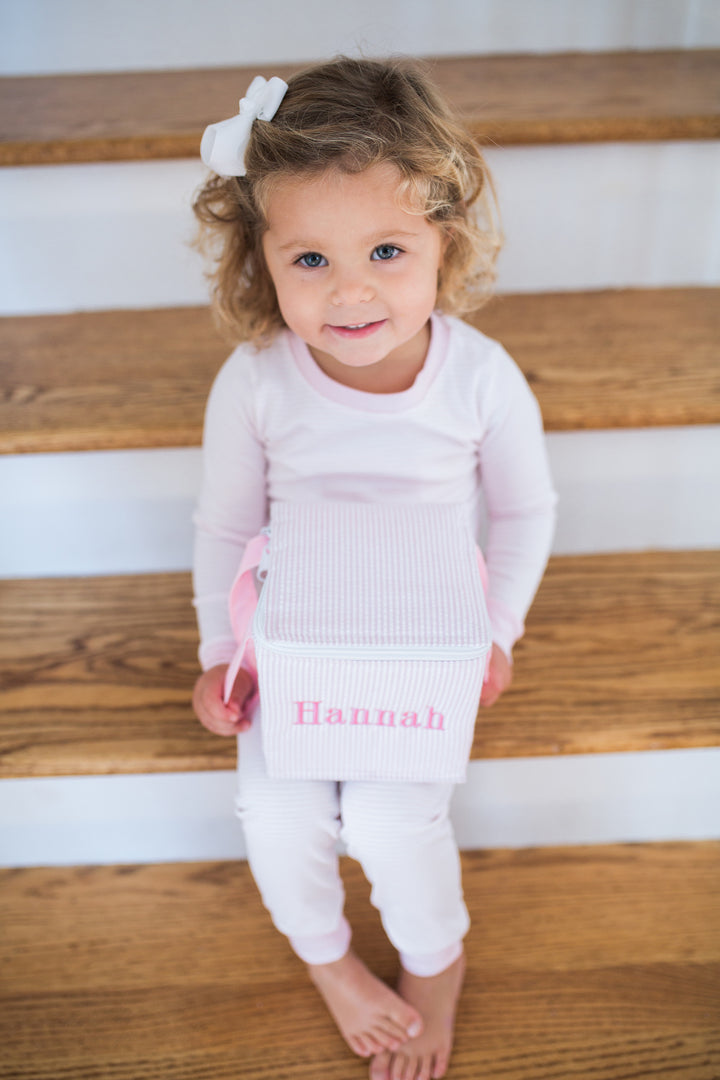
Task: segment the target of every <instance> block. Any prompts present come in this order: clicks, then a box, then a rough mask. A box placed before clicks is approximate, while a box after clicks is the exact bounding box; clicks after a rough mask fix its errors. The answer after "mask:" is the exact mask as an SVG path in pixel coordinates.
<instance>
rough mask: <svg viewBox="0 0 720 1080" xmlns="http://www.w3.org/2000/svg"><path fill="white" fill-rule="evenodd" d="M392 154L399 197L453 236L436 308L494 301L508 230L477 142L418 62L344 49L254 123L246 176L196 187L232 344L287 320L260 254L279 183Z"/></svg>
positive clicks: (351, 168) (303, 76) (218, 307)
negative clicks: (349, 53) (357, 55)
mask: <svg viewBox="0 0 720 1080" xmlns="http://www.w3.org/2000/svg"><path fill="white" fill-rule="evenodd" d="M383 162H390V163H392V164H393V165H394V166H395V167H396V169H397V170H398V172H399V174H400V177H401V182H400V186H399V190H398V201H399V205H401V206H402V207H403V209H405V210H407V211H409V212H411V213H421V214H423V215H424V216H425V218H426V219H427V220H428V221H429V222H432V223H433V224H435V225H437V227H438V228H439V229H440V230H441V231H442V233H443V236H444V239H445V245H446V246H445V253H444V257H443V263H442V267H441V269H440V273H439V278H438V299H437V306H438V308H439V309H440V310H442V311H445V312H446V313H448V314H453V315H462V314H464V313H465V312H468V311H472V310H476V309H477V308H478V307H480V306H481V305H482V304H483V303H484V302H485V301H486V300H487V299H488V298H489V296H490V294H491V292H492V287H493V284H494V280H495V261H496V258H497V254H498V251H499V249H500V245H501V237H500V230H499V225H498V217H497V207H496V203H495V195H494V190H493V185H492V179H491V177H490V173H489V172H488V169H487V166H486V164H485V161H484V159H483V157H482V154H481V153H480V151H479V150H478V147H477V146H476V144H475V141H474V139H473V138H472V136H471V135H470V134H469V133H468V132H467V131H466V130H465V128H464V127H463V126H462V125H461V123H460V122H459V121H458V120H457V119H456V118H455V117H454V116H453V114H452V112H451V111H450V109H449V107H448V105H447V104H446V103H445V102H444V101H443V99H442V98H441V97H440V95H439V94H438V92H437V90H436V89H435V88H434V86H433V85H432V83H431V81H430V80H429V78H428V76H427V74H426V72H425V70H424V69H423V68H422V67H421V66H420V65H419V64H418V63H417V62H414V61H413V62H411V61H408V60H405V59H392V60H370V59H352V58H349V57H343V56H340V57H337V58H335V59H334V60H331V61H329V62H327V63H323V64H316V65H314V66H312V67H309V68H307V69H305V70H304V71H301V72H299V73H298V74H296V75H294V76H292V77H291V78H290V79H289V80H288V91H287V94H286V95H285V97H284V99H283V101H282V103H281V105H280V107H279V109H278V111H277V113H276V114H275V116H274V118H273V119H272V120H270V121H264V120H256V121H255V123H254V124H253V127H252V133H251V136H250V141H249V144H248V148H247V151H246V154H245V168H246V175H245V176H240V177H234V176H233V177H229V178H223V177H220V176H216V175H215V174H211V175H210V177H209V179H208V180H207V182H206V183H205V184H204V186H203V187H202V188H201V189H200V190H199V191H198V192H197V194H196V197H195V201H194V203H193V210H194V211H195V214H196V216H197V218H198V220H199V222H200V235H199V237H198V246H199V247H200V249H201V250H202V251H203V252H204V253H205V254H206V255H208V256H209V257H210V259H211V262H212V268H211V269H210V270H209V272H208V277H209V279H210V282H211V286H212V302H213V308H214V310H215V312H216V314H217V315H218V316H219V318H220V321H221V323H222V324H224V326H225V328H226V329H227V331H228V336H229V337H230V338H231V339H232V340H234V341H250V342H254V343H255V344H257V345H262V344H265V343H267V342H268V341H270V340H271V339H272V338H273V337H274V336H275V334H276V333H277V332H278V331H279V330H280V329H282V328H283V327H284V326H285V323H284V321H283V318H282V315H281V314H280V309H279V307H278V302H277V298H276V296H275V289H274V287H273V283H272V279H271V277H270V274H269V272H268V269H267V266H266V264H265V258H264V255H263V250H262V237H263V234H264V232H265V230H266V229H267V218H266V212H265V211H266V207H267V204H268V199H269V196H270V194H271V193H272V190H273V187H274V185H275V184H276V183H277V182H278V180H282V179H286V178H288V177H291V178H297V177H298V176H312V175H313V174H317V175H322V174H323V173H326V172H327V171H328V170H329V169H340V170H341V171H343V172H346V173H359V172H362V171H364V170H365V169H368V168H370V167H371V166H373V165H379V164H381V163H383Z"/></svg>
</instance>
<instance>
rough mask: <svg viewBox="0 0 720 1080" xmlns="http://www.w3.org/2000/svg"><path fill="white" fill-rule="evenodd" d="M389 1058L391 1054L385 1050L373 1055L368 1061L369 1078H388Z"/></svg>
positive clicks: (374, 1079)
mask: <svg viewBox="0 0 720 1080" xmlns="http://www.w3.org/2000/svg"><path fill="white" fill-rule="evenodd" d="M391 1060H392V1058H391V1055H390V1054H389V1053H387V1052H386V1051H383V1053H382V1054H378V1055H377V1057H374V1058H373V1059H372V1061H371V1062H370V1080H390V1062H391Z"/></svg>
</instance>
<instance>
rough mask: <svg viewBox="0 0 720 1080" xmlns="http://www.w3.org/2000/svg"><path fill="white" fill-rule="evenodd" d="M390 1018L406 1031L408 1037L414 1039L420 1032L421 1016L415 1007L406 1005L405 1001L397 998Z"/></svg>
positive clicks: (421, 1026)
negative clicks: (395, 1006)
mask: <svg viewBox="0 0 720 1080" xmlns="http://www.w3.org/2000/svg"><path fill="white" fill-rule="evenodd" d="M390 1019H391V1020H394V1021H395V1023H396V1024H399V1025H400V1027H401V1028H402V1029H403V1031H404V1032H406V1033H407V1038H408V1039H416V1038H417V1036H418V1035H420V1034H422V1030H423V1019H422V1016H421V1015H420V1013H419V1012H417V1011H416V1010H415V1009H413V1008H411V1006H410V1005H406V1004H405V1002H404V1001H402V1000H400V999H398V1006H397V1008H396V1009H394V1010H393V1012H392V1013H391V1014H390Z"/></svg>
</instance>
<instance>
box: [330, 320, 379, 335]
mask: <svg viewBox="0 0 720 1080" xmlns="http://www.w3.org/2000/svg"><path fill="white" fill-rule="evenodd" d="M385 322H386V320H385V319H379V320H377V321H376V322H364V323H349V324H348V325H347V326H333V325H332V323H329V324H328V325H329V327H330V329H331V330H332V332H333V333H334V334H338V335H339V336H340V337H344V338H364V337H367V336H368V335H369V334H374V333H375V331H376V330H379V329H380V327H381V326H384V325H385Z"/></svg>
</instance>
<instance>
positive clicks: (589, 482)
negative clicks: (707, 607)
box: [0, 427, 720, 577]
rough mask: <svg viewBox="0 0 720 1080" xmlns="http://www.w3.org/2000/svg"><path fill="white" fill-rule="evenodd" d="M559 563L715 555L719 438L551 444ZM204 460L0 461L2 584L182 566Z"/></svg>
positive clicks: (188, 455) (636, 435)
mask: <svg viewBox="0 0 720 1080" xmlns="http://www.w3.org/2000/svg"><path fill="white" fill-rule="evenodd" d="M547 441H548V447H549V452H550V459H551V464H552V470H553V476H554V478H555V483H556V486H557V489H558V492H559V495H560V503H559V520H558V530H557V535H556V539H555V552H556V553H557V554H579V553H592V552H604V551H633V550H645V549H648V548H711V547H717V546H720V468H718V465H719V464H720V427H695V428H658V429H652V428H651V429H646V430H643V431H601V432H567V433H551V434H549V435H548V436H547ZM199 482H200V452H199V450H196V449H187V450H149V451H115V452H104V453H100V452H98V453H84V454H50V455H45V454H30V455H21V456H9V457H5V458H0V493H1V495H0V498H1V499H2V510H3V515H4V521H5V526H4V528H3V529H2V530H0V577H43V576H53V575H63V574H68V575H76V574H78V575H81V574H115V573H143V572H158V571H163V570H185V569H187V568H188V567H189V566H190V560H191V547H192V536H191V533H192V526H191V514H192V511H193V507H194V503H195V499H196V495H197V491H198V486H199Z"/></svg>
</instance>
